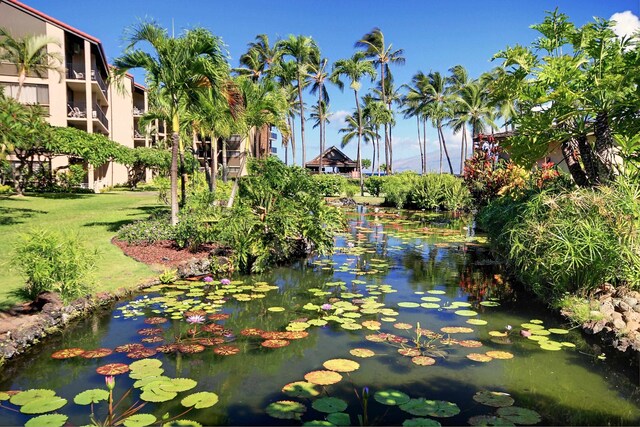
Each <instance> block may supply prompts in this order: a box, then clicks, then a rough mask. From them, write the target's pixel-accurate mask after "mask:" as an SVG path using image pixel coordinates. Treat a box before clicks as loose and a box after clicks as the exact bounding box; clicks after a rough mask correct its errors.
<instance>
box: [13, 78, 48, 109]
mask: <svg viewBox="0 0 640 427" xmlns="http://www.w3.org/2000/svg"><path fill="white" fill-rule="evenodd" d="M4 94H5V95H7V96H10V97H12V98H14V99H17V95H18V85H17V84H15V83H10V84H4ZM19 101H20V102H22V103H23V104H41V105H49V86H47V85H29V84H26V85H23V86H22V92H21V93H20V99H19Z"/></svg>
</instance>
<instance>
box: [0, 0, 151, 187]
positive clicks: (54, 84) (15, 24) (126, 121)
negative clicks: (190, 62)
mask: <svg viewBox="0 0 640 427" xmlns="http://www.w3.org/2000/svg"><path fill="white" fill-rule="evenodd" d="M26 9H27V10H22V6H21V5H20V4H13V3H12V2H11V0H0V27H4V28H6V29H8V31H9V32H10V33H11V34H12V35H13V36H14V37H23V36H25V35H28V34H46V35H47V36H50V37H53V38H55V39H57V40H58V41H59V42H60V46H56V45H54V44H50V45H49V47H48V49H49V51H50V52H58V53H60V55H61V57H62V63H61V64H60V70H61V72H60V73H58V72H57V71H49V72H48V76H46V77H45V78H39V77H37V76H27V78H26V80H25V85H29V84H38V85H44V86H46V87H47V88H48V98H49V105H48V108H49V116H48V117H47V120H48V122H49V123H50V124H51V125H53V126H60V127H66V126H71V127H76V128H78V129H82V130H84V131H87V132H89V133H94V132H95V133H102V134H104V135H105V136H108V137H109V138H110V139H112V140H113V141H116V142H118V143H120V144H122V145H125V146H127V147H131V148H133V147H134V118H133V92H134V91H133V87H134V82H133V77H132V76H127V77H126V78H125V79H124V82H123V83H124V91H122V89H121V88H119V87H117V83H112V84H111V85H110V86H107V85H106V83H104V82H105V81H106V80H107V73H108V72H109V70H110V68H109V65H108V64H106V63H104V51H103V49H102V46H101V45H100V42H99V40H97V39H95V38H94V37H92V36H89V35H87V34H84V33H82V32H81V31H79V30H76V29H74V28H72V27H69V26H67V25H66V24H64V23H61V22H59V21H56V20H55V19H54V18H51V17H47V16H46V15H43V14H41V13H40V12H37V11H35V10H33V9H31V10H29V8H26ZM67 44H69V45H68V46H67ZM2 83H8V84H15V85H17V83H18V76H17V72H16V68H15V66H14V65H13V64H0V85H1V84H2ZM23 92H24V91H23ZM137 92H138V94H137V99H136V101H137V103H138V104H139V103H140V102H141V103H142V105H143V106H144V110H143V111H146V110H147V94H146V91H145V90H144V88H143V87H141V86H139V85H138V88H137ZM38 99H39V97H38ZM74 107H79V109H80V114H75V113H73V112H72V111H73V108H74ZM148 141H149V138H148V136H147V137H146V138H145V139H144V140H143V141H142V146H149V143H148ZM139 145H140V144H138V146H139ZM68 164H69V159H68V158H67V157H66V156H57V157H55V158H54V159H53V161H52V167H53V168H54V169H56V168H59V167H64V166H66V165H68ZM86 166H87V172H88V177H87V183H86V184H87V186H88V187H89V188H93V189H94V190H95V191H99V190H100V189H102V188H104V187H106V186H111V185H116V184H123V183H126V182H127V180H128V173H127V169H126V167H125V166H124V165H120V164H107V165H102V166H99V167H95V168H94V167H93V166H91V165H86Z"/></svg>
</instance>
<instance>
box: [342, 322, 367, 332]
mask: <svg viewBox="0 0 640 427" xmlns="http://www.w3.org/2000/svg"><path fill="white" fill-rule="evenodd" d="M340 327H341V328H343V329H347V330H349V331H357V330H359V329H362V325H361V324H359V323H343V324H341V325H340Z"/></svg>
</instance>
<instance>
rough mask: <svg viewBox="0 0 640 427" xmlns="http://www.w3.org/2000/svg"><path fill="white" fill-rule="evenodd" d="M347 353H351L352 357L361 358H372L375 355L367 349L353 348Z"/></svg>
mask: <svg viewBox="0 0 640 427" xmlns="http://www.w3.org/2000/svg"><path fill="white" fill-rule="evenodd" d="M349 353H351V355H352V356H356V357H362V358H367V357H372V356H375V354H376V353H375V352H374V351H372V350H369V349H367V348H353V349H351V350H349Z"/></svg>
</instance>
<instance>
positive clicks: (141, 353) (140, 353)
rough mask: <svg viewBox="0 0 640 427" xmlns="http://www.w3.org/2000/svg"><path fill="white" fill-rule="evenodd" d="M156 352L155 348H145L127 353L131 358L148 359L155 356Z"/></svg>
mask: <svg viewBox="0 0 640 427" xmlns="http://www.w3.org/2000/svg"><path fill="white" fill-rule="evenodd" d="M156 353H158V352H157V351H156V350H155V349H153V348H145V349H142V350H135V351H132V352H131V353H127V357H128V358H129V359H146V358H148V357H151V356H155V355H156Z"/></svg>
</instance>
